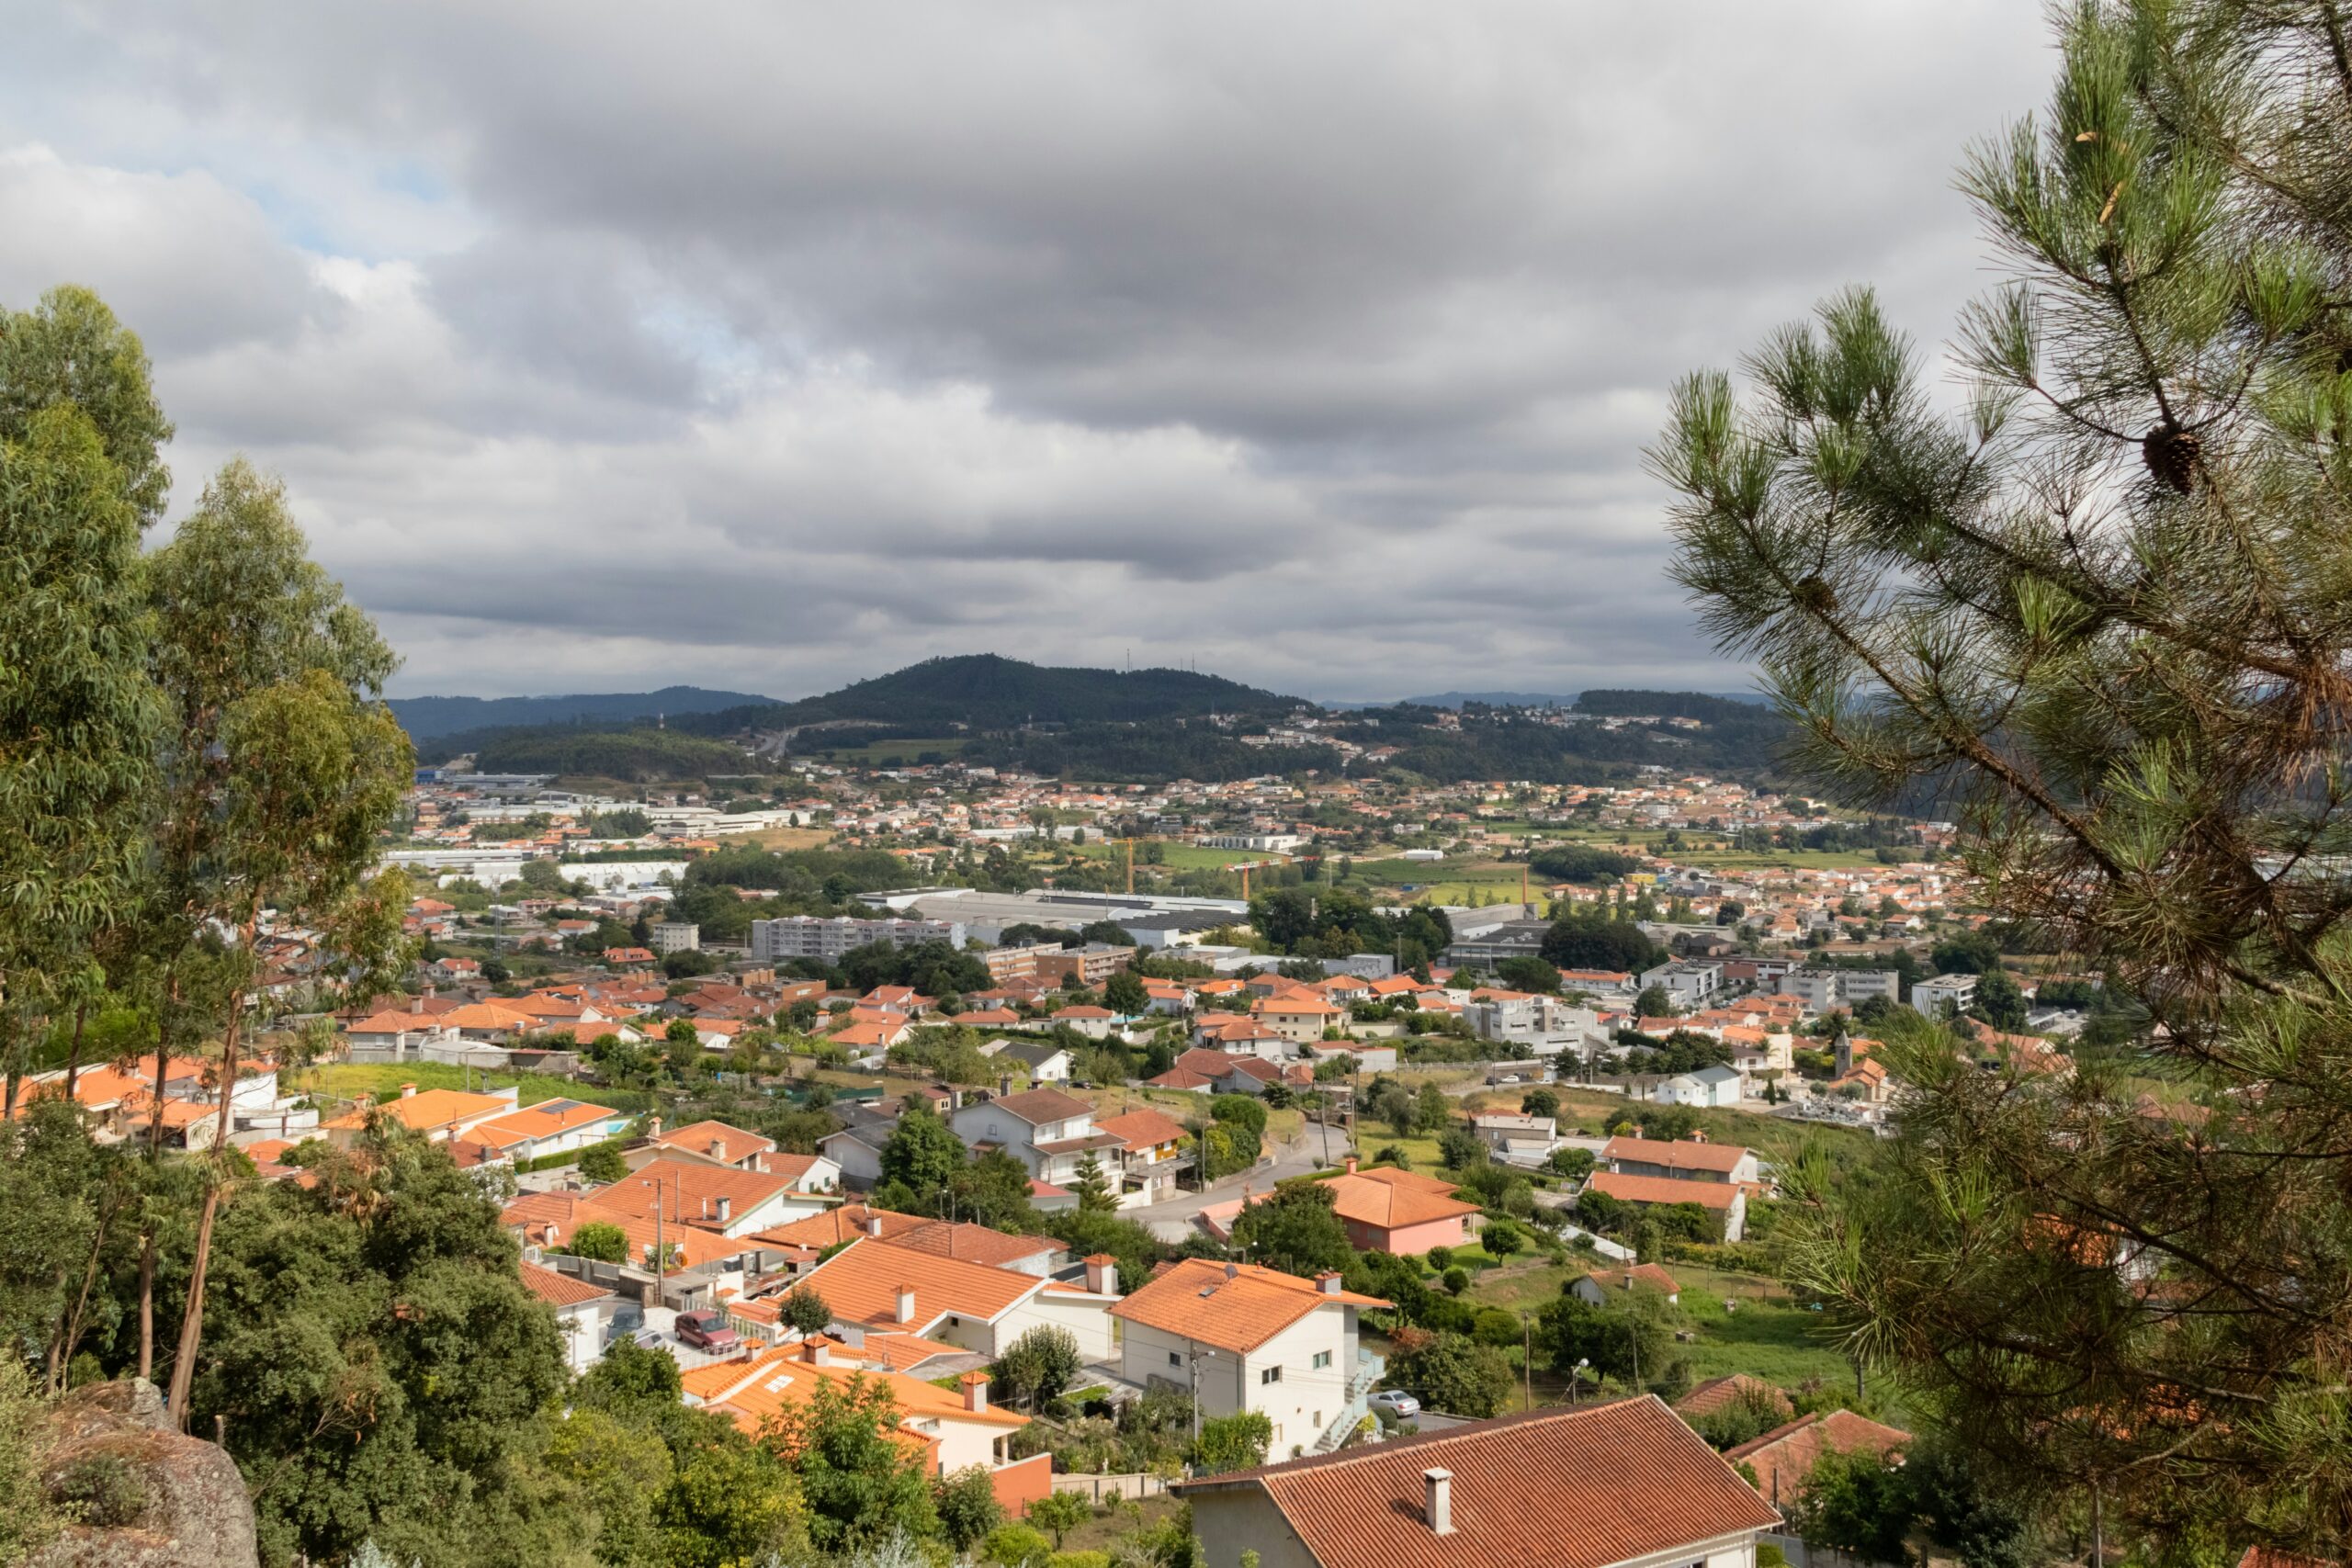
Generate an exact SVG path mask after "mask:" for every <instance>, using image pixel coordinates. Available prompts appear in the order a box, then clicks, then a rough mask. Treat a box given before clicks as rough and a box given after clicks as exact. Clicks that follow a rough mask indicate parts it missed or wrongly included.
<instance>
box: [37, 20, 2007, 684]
mask: <svg viewBox="0 0 2352 1568" xmlns="http://www.w3.org/2000/svg"><path fill="white" fill-rule="evenodd" d="M6 9H7V11H8V12H10V13H13V15H12V16H11V17H10V19H9V21H8V22H7V24H6V32H7V35H8V43H7V46H6V48H5V49H0V303H6V304H8V305H11V306H16V307H19V308H21V307H23V306H25V305H28V304H29V303H30V302H31V301H32V300H33V299H34V298H36V297H37V296H38V294H39V293H40V290H41V289H42V288H46V287H48V286H49V285H51V284H52V283H55V282H59V281H62V280H74V281H79V282H83V283H87V284H89V285H91V286H93V287H95V288H97V289H98V290H99V291H100V292H101V293H102V294H103V295H104V296H105V297H106V298H107V300H108V301H109V302H110V303H111V304H113V306H114V307H115V308H116V310H118V311H119V313H120V314H121V315H122V316H123V317H124V318H125V319H126V320H127V321H129V322H130V324H131V325H132V326H133V327H134V328H135V329H136V330H138V331H139V332H140V333H142V334H143V335H144V337H145V339H146V342H147V344H148V347H149V350H150V352H151V353H152V354H153V356H154V359H155V363H156V372H157V378H158V381H159V383H160V386H161V389H162V392H163V396H164V400H165V402H166V404H167V405H168V407H169V410H170V412H171V413H172V414H173V416H174V417H175V419H176V420H177V422H178V424H179V437H178V440H177V441H176V442H175V445H174V447H173V449H172V466H173V470H174V473H175V491H174V507H175V514H176V513H177V512H179V511H183V510H185V509H186V508H187V506H189V505H191V504H192V503H193V502H195V500H196V498H197V496H198V492H199V491H200V490H201V489H202V486H203V482H204V476H205V475H206V473H207V472H208V471H209V470H210V469H212V468H215V467H216V466H217V465H218V464H219V463H220V460H221V459H222V458H223V457H226V456H227V455H229V454H230V453H232V452H236V451H243V452H244V453H246V454H248V455H250V456H251V457H254V459H255V460H256V461H258V462H260V463H262V464H264V465H265V466H266V467H269V468H275V469H277V470H278V471H280V472H282V473H283V474H284V475H285V476H286V477H287V479H288V481H289V483H290V485H291V487H292V490H293V492H294V495H295V496H296V498H297V501H298V504H299V507H300V514H301V516H302V518H303V521H304V523H305V525H307V526H308V528H309V529H310V531H311V538H312V541H313V545H314V548H315V550H316V553H317V555H318V556H319V558H321V559H322V561H324V562H325V563H326V565H327V566H328V567H329V568H330V569H331V570H334V571H335V572H336V573H338V574H339V575H340V576H341V577H342V578H343V579H344V581H345V583H346V585H347V586H348V588H349V590H350V592H351V593H352V594H353V596H354V597H355V598H356V599H357V600H358V601H359V602H360V603H361V604H365V605H366V606H367V607H368V609H370V610H371V611H373V612H374V613H375V614H376V615H378V616H379V619H380V620H381V622H382V624H383V626H384V627H385V629H386V631H387V632H388V633H389V634H390V636H391V637H393V639H394V640H395V641H396V642H397V643H398V644H399V646H400V647H401V649H402V650H403V651H404V653H405V654H406V657H407V666H406V668H405V669H404V670H403V671H402V672H401V675H400V677H399V679H398V682H397V683H396V686H395V690H396V691H398V692H401V693H403V694H418V693H425V692H453V693H475V694H484V695H498V694H513V693H537V692H578V691H607V690H641V689H646V688H650V687H655V686H660V685H664V684H668V683H670V682H692V683H696V684H703V685H715V686H726V687H729V688H733V689H738V690H746V691H755V692H763V693H768V694H775V695H779V696H797V695H801V694H808V693H810V692H816V691H822V690H826V689H829V688H831V687H832V686H835V685H838V684H840V683H842V682H844V681H847V680H851V679H855V678H857V677H860V676H864V675H869V674H876V673H879V672H881V671H885V670H889V669H894V668H896V667H898V666H899V665H901V664H904V663H907V662H910V660H914V659H918V658H923V657H928V656H930V655H933V654H938V653H961V652H975V651H994V652H999V653H1004V654H1008V655H1012V656H1014V657H1019V658H1025V659H1033V660H1040V661H1046V662H1056V663H1065V662H1066V663H1095V664H1109V665H1116V664H1119V663H1121V662H1122V661H1124V660H1129V659H1132V660H1133V661H1134V662H1136V663H1137V664H1144V663H1161V664H1185V663H1196V664H1197V665H1198V667H1199V668H1201V669H1203V670H1214V671H1218V672H1220V673H1224V674H1228V675H1232V676H1234V677H1236V678H1238V679H1243V680H1247V681H1250V682H1253V683H1257V684H1262V685H1266V686H1272V687H1274V688H1277V689H1281V690H1285V691H1290V692H1295V693H1300V694H1310V695H1313V696H1316V697H1318V698H1326V699H1346V698H1369V697H1380V696H1397V695H1403V694H1410V693H1419V692H1430V691H1438V690H1442V689H1445V688H1448V687H1463V688H1469V689H1485V688H1511V689H1519V690H1535V691H1574V690H1578V689H1580V688H1582V687H1584V686H1587V685H1602V684H1612V685H1623V684H1643V685H1672V686H1678V687H1680V686H1694V685H1695V686H1700V687H1703V688H1707V689H1730V688H1734V687H1737V686H1739V685H1742V684H1744V683H1745V680H1744V677H1743V676H1742V674H1741V673H1740V672H1739V671H1736V670H1733V669H1730V668H1727V667H1725V666H1724V665H1723V664H1721V663H1719V662H1717V661H1716V660H1714V659H1713V657H1712V655H1711V653H1710V651H1709V650H1708V649H1706V648H1705V647H1703V646H1702V645H1701V644H1699V643H1698V642H1697V641H1696V640H1695V639H1694V638H1693V637H1691V634H1690V632H1689V631H1688V629H1687V622H1688V615H1687V614H1686V612H1685V610H1684V608H1683V605H1682V603H1681V599H1680V594H1679V590H1677V589H1676V588H1675V587H1674V586H1673V585H1672V584H1671V583H1669V582H1668V581H1667V580H1666V578H1665V575H1664V571H1663V566H1664V562H1665V559H1666V554H1667V552H1666V549H1665V547H1664V543H1663V537H1662V534H1661V530H1660V526H1659V522H1658V518H1659V513H1660V510H1661V505H1662V502H1663V496H1662V494H1661V492H1660V491H1659V489H1658V487H1657V485H1656V484H1655V483H1654V482H1653V481H1651V480H1650V479H1647V478H1646V477H1645V475H1644V474H1643V472H1642V469H1641V460H1640V450H1641V447H1642V446H1643V445H1644V444H1645V442H1647V441H1648V440H1650V439H1651V438H1652V436H1653V435H1654V434H1655V433H1656V431H1657V427H1658V425H1659V423H1660V420H1661V416H1662V411H1663V408H1664V403H1665V394H1666V389H1667V388H1668V385H1669V383H1670V382H1671V380H1672V379H1673V378H1674V377H1676V376H1677V375H1679V374H1680V373H1681V372H1683V371H1684V370H1687V369H1690V368H1692V367H1698V366H1701V365H1724V364H1728V363H1730V362H1732V361H1733V360H1734V359H1735V358H1736V356H1737V355H1739V354H1740V353H1741V352H1742V351H1743V350H1744V349H1746V348H1747V346H1748V345H1749V344H1752V343H1753V342H1754V341H1755V339H1756V338H1757V337H1758V334H1759V333H1762V332H1763V331H1765V330H1767V329H1769V328H1770V326H1772V325H1774V324H1776V323H1778V322H1780V321H1784V320H1786V319H1789V318H1791V317H1792V316H1795V315H1798V314H1801V313H1803V312H1804V310H1807V309H1809V308H1810V306H1811V305H1812V303H1813V302H1814V301H1815V299H1818V298H1819V297H1820V296H1822V295H1823V294H1825V293H1826V292H1828V291H1830V290H1832V289H1835V288H1838V287H1840V286H1842V285H1845V284H1848V283H1851V282H1865V281H1866V282H1871V283H1873V284H1875V285H1877V286H1878V287H1879V288H1880V289H1881V291H1882V293H1883V296H1884V297H1885V299H1886V300H1887V302H1888V304H1889V307H1890V309H1891V310H1893V312H1894V314H1895V316H1896V318H1897V319H1898V320H1899V321H1902V322H1903V323H1904V324H1905V325H1906V326H1907V327H1909V328H1910V329H1911V330H1912V331H1913V332H1914V333H1917V335H1918V336H1920V337H1921V338H1922V339H1924V340H1928V341H1930V342H1933V341H1936V340H1939V339H1940V338H1941V337H1942V336H1943V334H1944V333H1945V332H1946V330H1947V328H1948V326H1949V324H1950V323H1951V320H1952V318H1953V315H1954V313H1955V311H1956V310H1957V308H1958V307H1959V305H1960V304H1961V303H1962V300H1964V299H1966V298H1967V297H1968V296H1969V295H1970V294H1971V293H1973V292H1974V291H1976V290H1977V289H1979V288H1982V287H1984V286H1985V282H1986V281H1987V278H1988V276H1989V274H1988V272H1987V270H1986V267H1985V262H1984V256H1985V246H1984V244H1983V243H1981V241H1980V240H1979V238H1978V236H1977V234H1976V231H1975V229H1974V225H1973V220H1972V219H1971V216H1970V214H1969V212H1968V210H1967V209H1966V207H1965V205H1964V203H1963V202H1962V200H1961V198H1960V197H1958V196H1957V195H1956V194H1955V193H1954V191H1953V189H1952V185H1951V171H1952V169H1953V167H1954V166H1955V164H1956V162H1957V159H1958V156H1959V154H1960V152H1961V150H1962V146H1963V144H1964V143H1965V142H1966V141H1969V140H1970V139H1971V138H1973V137H1975V136H1979V135H1982V134H1985V133H1987V132H1990V131H1992V130H1996V129H1997V128H1998V127H1999V126H2000V125H2001V124H2002V123H2004V122H2005V121H2007V120H2008V119H2010V118H2015V117H2017V116H2018V115H2020V114H2022V113H2025V112H2027V111H2029V110H2030V109H2032V108H2033V107H2036V105H2037V104H2038V103H2039V102H2040V101H2041V97H2042V95H2043V91H2044V87H2045V84H2046V81H2047V78H2048V73H2049V72H2050V69H2051V64H2052V56H2051V54H2050V52H2049V50H2048V45H2047V41H2046V35H2045V31H2044V28H2043V27H2042V25H2041V7H2040V4H2039V0H1981V3H1975V4H1970V3H1964V0H1939V3H1937V4H1928V3H1926V0H1844V3H1833V0H1803V3H1799V0H1776V3H1769V4H1758V3H1756V0H1739V3H1723V4H1713V3H1696V4H1690V3H1686V4H1680V5H1665V4H1655V3H1634V4H1628V3H1625V0H1607V3H1591V4H1581V3H1569V0H1539V3H1533V4H1526V5H1508V4H1484V3H1480V0H1440V3H1437V4H1431V3H1430V0H1414V3H1411V4H1385V3H1381V0H1330V3H1329V4H1323V3H1313V4H1308V3H1297V0H1246V3H1234V4H1219V3H1211V0H1160V3H1159V4H1155V5H1148V6H1147V5H1126V4H1116V3H1110V0H1070V3H1068V4H1045V3H1037V4H1031V3H1026V0H989V3H987V4H973V3H971V0H944V3H941V4H937V5H922V4H887V3H885V4H873V5H842V4H838V3H831V0H829V3H827V4H821V5H818V4H809V5H798V4H782V3H778V0H752V3H745V4H729V3H725V0H706V3H701V4H696V5H694V6H646V5H643V4H641V3H639V4H629V5H618V4H608V3H604V0H545V3H530V4H523V3H516V0H447V3H435V0H402V3H401V4H400V5H397V6H345V5H339V4H327V3H318V4H300V5H292V6H288V5H285V4H282V3H281V4H270V5H260V4H254V5H233V4H205V3H198V0H158V3H155V4H153V5H131V4H125V5H110V4H103V3H97V0H91V3H84V4H64V3H53V4H48V5H40V6H35V5H33V4H30V3H27V4H23V5H19V6H8V7H6Z"/></svg>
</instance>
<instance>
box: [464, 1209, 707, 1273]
mask: <svg viewBox="0 0 2352 1568" xmlns="http://www.w3.org/2000/svg"><path fill="white" fill-rule="evenodd" d="M498 1218H499V1223H500V1224H506V1225H511V1226H514V1227H515V1228H517V1229H519V1230H521V1231H522V1232H523V1234H524V1238H525V1239H526V1241H528V1242H529V1243H531V1244H532V1245H533V1246H535V1247H536V1246H546V1245H548V1231H549V1230H550V1229H552V1230H553V1232H554V1242H555V1244H556V1245H559V1246H560V1245H564V1244H567V1243H569V1242H570V1241H571V1237H572V1235H573V1233H575V1232H577V1231H578V1230H579V1229H580V1227H581V1226H582V1225H586V1224H603V1225H617V1226H619V1227H620V1231H621V1234H622V1235H626V1236H628V1255H629V1261H630V1262H631V1263H632V1264H642V1263H643V1262H644V1261H645V1260H646V1259H647V1258H651V1257H652V1256H653V1246H654V1242H655V1240H656V1238H657V1235H658V1238H659V1240H660V1242H661V1244H662V1246H663V1247H668V1248H669V1249H670V1252H671V1255H672V1256H673V1258H676V1259H677V1262H676V1263H675V1264H674V1265H673V1267H682V1268H687V1269H695V1268H699V1267H701V1266H702V1265H703V1264H706V1263H716V1262H718V1261H719V1260H720V1259H721V1258H734V1257H736V1256H738V1255H740V1254H741V1253H742V1252H743V1251H745V1250H746V1249H747V1248H748V1247H750V1246H751V1245H752V1244H750V1243H747V1242H736V1241H729V1240H728V1239H727V1238H726V1237H724V1236H719V1235H712V1234H710V1233H709V1232H708V1231H701V1230H696V1229H695V1227H694V1226H692V1225H680V1224H664V1225H661V1226H658V1227H657V1226H656V1225H655V1224H654V1223H653V1217H652V1215H650V1213H648V1214H632V1213H628V1211H627V1210H623V1209H610V1208H606V1207H605V1205H603V1204H601V1203H598V1202H597V1201H594V1197H593V1196H591V1197H576V1196H573V1195H571V1194H569V1193H562V1192H526V1193H524V1194H523V1195H522V1196H521V1197H519V1198H516V1199H515V1201H513V1202H511V1203H509V1204H507V1205H506V1207H505V1208H504V1209H503V1210H501V1211H500V1212H499V1215H498Z"/></svg>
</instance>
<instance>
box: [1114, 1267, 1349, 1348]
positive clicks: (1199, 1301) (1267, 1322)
mask: <svg viewBox="0 0 2352 1568" xmlns="http://www.w3.org/2000/svg"><path fill="white" fill-rule="evenodd" d="M1389 1304H1390V1303H1387V1302H1385V1301H1382V1300H1381V1299H1380V1298H1379V1297H1377V1296H1360V1295H1357V1294H1356V1293H1354V1292H1351V1291H1337V1292H1327V1291H1325V1290H1324V1289H1322V1287H1320V1286H1319V1285H1317V1283H1316V1282H1315V1281H1314V1280H1302V1279H1300V1278H1299V1277H1298V1276H1297V1275H1295V1274H1283V1273H1278V1272H1277V1271H1275V1270H1274V1269H1267V1268H1262V1267H1261V1266H1260V1265H1258V1264H1255V1263H1218V1262H1215V1261H1213V1260H1211V1259H1209V1258H1184V1259H1182V1260H1181V1261H1179V1262H1177V1263H1176V1264H1174V1265H1173V1266H1171V1267H1170V1268H1169V1269H1166V1270H1165V1271H1163V1272H1161V1273H1159V1274H1157V1275H1155V1276H1154V1277H1153V1278H1152V1279H1151V1280H1149V1281H1148V1282H1147V1283H1146V1284H1145V1285H1144V1286H1143V1288H1142V1289H1141V1290H1138V1291H1136V1292H1135V1293H1134V1294H1133V1295H1130V1296H1127V1297H1125V1298H1124V1299H1122V1300H1121V1301H1120V1302H1118V1303H1116V1304H1115V1305H1114V1306H1113V1307H1112V1308H1111V1315H1112V1316H1114V1317H1119V1318H1125V1319H1126V1320H1128V1321H1129V1322H1132V1323H1140V1324H1142V1325H1144V1326H1145V1327H1147V1328H1157V1329H1159V1331H1161V1332H1162V1333H1164V1334H1176V1335H1181V1336H1182V1337H1185V1338H1187V1339H1193V1340H1197V1341H1198V1342H1200V1343H1201V1344H1204V1345H1214V1346H1216V1347H1217V1348H1219V1349H1225V1350H1238V1351H1249V1350H1254V1349H1256V1348H1258V1347H1259V1346H1261V1345H1263V1344H1264V1343H1265V1342H1266V1341H1267V1340H1269V1339H1272V1337H1274V1336H1275V1335H1277V1334H1280V1333H1281V1332H1282V1331H1283V1329H1285V1328H1288V1327H1289V1326H1290V1325H1292V1324H1294V1323H1296V1322H1297V1321H1298V1320H1299V1319H1300V1318H1303V1317H1305V1316H1306V1314H1308V1313H1311V1312H1313V1311H1315V1310H1316V1309H1317V1308H1318V1307H1323V1306H1330V1305H1354V1306H1373V1307H1385V1306H1387V1305H1389Z"/></svg>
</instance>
